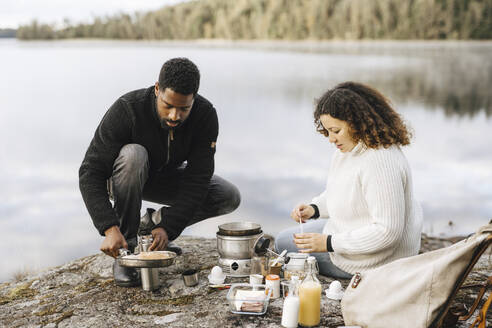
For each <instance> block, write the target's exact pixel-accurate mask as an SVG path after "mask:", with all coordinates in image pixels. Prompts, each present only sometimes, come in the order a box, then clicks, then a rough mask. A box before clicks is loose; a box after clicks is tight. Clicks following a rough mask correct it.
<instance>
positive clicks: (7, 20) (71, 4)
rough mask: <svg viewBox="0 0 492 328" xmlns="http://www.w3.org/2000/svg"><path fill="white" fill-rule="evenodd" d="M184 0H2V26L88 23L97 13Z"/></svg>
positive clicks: (150, 7) (121, 10) (102, 13)
mask: <svg viewBox="0 0 492 328" xmlns="http://www.w3.org/2000/svg"><path fill="white" fill-rule="evenodd" d="M182 1H183V0H68V1H67V0H0V28H17V27H18V26H19V25H22V24H27V23H29V22H30V21H32V20H33V19H37V20H38V21H39V22H42V23H61V22H63V19H64V18H69V19H70V20H72V21H73V22H81V21H83V22H88V21H92V18H94V17H97V16H105V15H112V14H116V13H119V12H126V13H133V12H135V11H147V10H153V9H158V8H160V7H162V6H165V5H170V4H174V3H177V2H182Z"/></svg>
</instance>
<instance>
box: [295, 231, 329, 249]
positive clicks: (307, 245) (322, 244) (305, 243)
mask: <svg viewBox="0 0 492 328" xmlns="http://www.w3.org/2000/svg"><path fill="white" fill-rule="evenodd" d="M327 238H328V235H323V234H320V233H313V232H310V233H296V234H294V243H295V244H296V246H297V248H299V252H300V253H317V252H326V251H327V249H326V239H327Z"/></svg>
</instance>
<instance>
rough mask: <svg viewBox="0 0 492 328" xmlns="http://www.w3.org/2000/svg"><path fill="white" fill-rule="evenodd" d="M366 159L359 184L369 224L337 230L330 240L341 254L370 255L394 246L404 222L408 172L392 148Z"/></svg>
mask: <svg viewBox="0 0 492 328" xmlns="http://www.w3.org/2000/svg"><path fill="white" fill-rule="evenodd" d="M374 154H375V156H374V157H373V158H368V161H366V162H365V165H366V167H365V169H364V171H363V172H361V174H360V183H361V188H362V194H363V197H364V200H363V201H365V203H366V204H367V208H368V210H369V215H370V220H369V223H368V224H367V225H365V226H363V227H361V228H358V229H355V230H352V231H348V232H343V233H335V234H333V236H332V239H331V243H332V247H333V250H334V251H335V252H336V253H340V254H371V253H376V252H379V251H382V250H384V249H387V248H389V247H392V246H393V245H394V244H395V243H397V242H398V241H399V240H400V239H401V237H402V234H403V229H404V224H405V194H404V189H405V185H406V174H405V171H404V169H403V167H402V166H401V165H400V163H399V161H398V158H397V157H396V156H394V153H392V152H389V151H375V152H374Z"/></svg>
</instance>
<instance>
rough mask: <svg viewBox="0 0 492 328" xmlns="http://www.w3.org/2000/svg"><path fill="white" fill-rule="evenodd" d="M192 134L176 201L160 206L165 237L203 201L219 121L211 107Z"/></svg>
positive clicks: (179, 229)
mask: <svg viewBox="0 0 492 328" xmlns="http://www.w3.org/2000/svg"><path fill="white" fill-rule="evenodd" d="M202 127H203V129H200V132H199V133H198V134H197V135H196V136H194V140H193V144H192V146H191V150H190V154H189V156H188V160H187V165H186V168H185V170H184V173H183V178H182V179H181V182H180V185H179V190H178V194H177V197H176V202H175V204H174V205H173V206H171V207H163V208H161V209H160V215H161V218H162V220H161V222H160V223H159V224H158V226H161V227H163V228H164V229H165V230H166V232H167V234H168V237H169V240H174V239H176V238H177V237H178V236H179V235H180V234H181V232H182V231H183V230H184V229H185V228H186V226H187V224H188V222H189V221H190V220H191V219H192V218H193V216H194V214H195V211H196V210H197V209H198V207H199V206H200V205H201V204H202V203H203V201H204V199H205V197H206V195H207V192H208V188H209V184H210V179H211V177H212V175H213V173H214V155H215V145H216V141H217V136H218V133H219V123H218V119H217V113H216V111H215V109H214V110H213V111H212V114H211V115H209V116H208V117H207V121H206V122H204V123H203V125H202Z"/></svg>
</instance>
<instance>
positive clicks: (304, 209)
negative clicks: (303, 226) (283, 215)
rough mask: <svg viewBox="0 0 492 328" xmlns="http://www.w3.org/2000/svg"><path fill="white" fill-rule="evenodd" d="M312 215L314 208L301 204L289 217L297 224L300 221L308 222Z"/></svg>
mask: <svg viewBox="0 0 492 328" xmlns="http://www.w3.org/2000/svg"><path fill="white" fill-rule="evenodd" d="M313 215H314V208H313V207H312V206H311V205H306V204H301V205H297V206H296V207H295V208H294V209H293V210H292V213H290V216H291V217H292V218H293V219H294V220H295V221H296V222H299V221H300V220H302V223H304V222H306V220H309V219H310V218H311V217H312V216H313Z"/></svg>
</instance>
